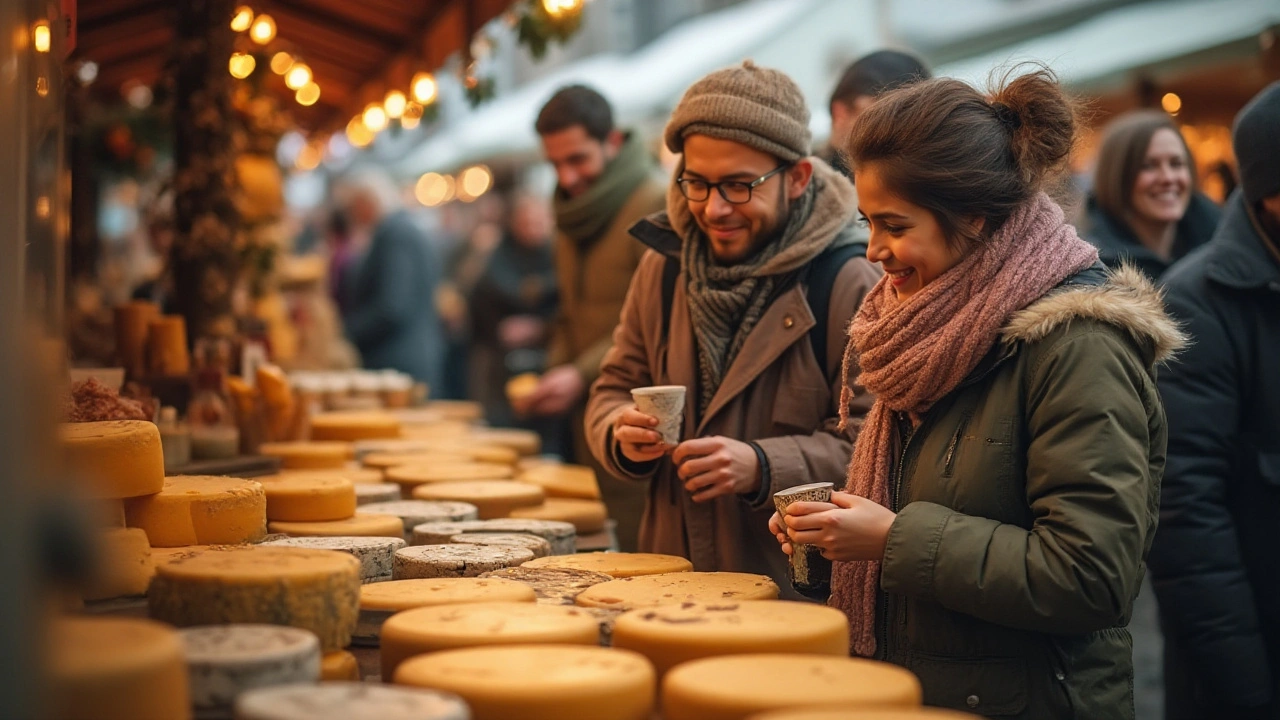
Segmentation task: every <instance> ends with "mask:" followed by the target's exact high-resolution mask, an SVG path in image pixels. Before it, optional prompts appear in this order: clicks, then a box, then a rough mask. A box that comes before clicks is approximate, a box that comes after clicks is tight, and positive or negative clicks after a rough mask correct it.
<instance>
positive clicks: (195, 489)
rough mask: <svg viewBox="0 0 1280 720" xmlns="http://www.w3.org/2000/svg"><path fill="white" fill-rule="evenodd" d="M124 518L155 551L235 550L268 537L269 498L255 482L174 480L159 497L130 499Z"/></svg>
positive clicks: (168, 480)
mask: <svg viewBox="0 0 1280 720" xmlns="http://www.w3.org/2000/svg"><path fill="white" fill-rule="evenodd" d="M124 513H125V520H126V521H127V522H128V523H129V527H136V528H142V529H143V530H145V531H146V532H147V539H148V540H150V541H151V545H152V546H154V547H181V546H184V545H231V544H235V543H242V542H254V541H257V540H261V539H262V536H263V535H265V534H266V527H265V526H266V521H267V495H266V492H265V491H264V490H263V487H262V483H259V482H256V481H254V480H242V479H240V478H231V477H216V476H211V475H175V476H173V477H168V478H165V480H164V487H163V489H161V491H160V492H159V493H157V494H155V495H148V496H146V497H139V498H130V499H129V500H128V502H126V503H125V505H124Z"/></svg>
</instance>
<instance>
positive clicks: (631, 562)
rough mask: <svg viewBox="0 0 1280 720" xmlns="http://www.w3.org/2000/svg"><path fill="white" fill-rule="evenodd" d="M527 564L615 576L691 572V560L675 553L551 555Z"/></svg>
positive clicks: (528, 565) (529, 565)
mask: <svg viewBox="0 0 1280 720" xmlns="http://www.w3.org/2000/svg"><path fill="white" fill-rule="evenodd" d="M525 567H530V568H573V569H575V570H591V571H593V572H599V573H604V574H605V575H610V576H612V577H614V578H629V577H638V576H640V575H665V574H667V573H682V572H692V571H693V563H691V562H689V561H688V560H686V559H684V558H682V557H679V556H677V555H659V554H656V553H578V554H577V555H554V556H551V557H545V558H540V559H537V560H533V561H532V562H529V563H526V564H525Z"/></svg>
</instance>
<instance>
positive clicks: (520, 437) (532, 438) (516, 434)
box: [471, 428, 542, 456]
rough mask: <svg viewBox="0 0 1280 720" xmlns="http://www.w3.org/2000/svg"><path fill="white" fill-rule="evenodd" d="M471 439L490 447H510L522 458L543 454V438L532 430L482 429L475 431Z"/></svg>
mask: <svg viewBox="0 0 1280 720" xmlns="http://www.w3.org/2000/svg"><path fill="white" fill-rule="evenodd" d="M471 437H472V438H473V439H475V440H478V441H480V442H483V443H485V444H488V445H501V446H502V447H508V448H511V449H512V450H515V451H516V452H518V453H520V455H522V456H529V455H537V454H538V453H540V452H542V438H541V437H540V436H539V435H538V433H536V432H534V431H532V430H516V429H514V428H481V429H477V430H473V431H472V432H471Z"/></svg>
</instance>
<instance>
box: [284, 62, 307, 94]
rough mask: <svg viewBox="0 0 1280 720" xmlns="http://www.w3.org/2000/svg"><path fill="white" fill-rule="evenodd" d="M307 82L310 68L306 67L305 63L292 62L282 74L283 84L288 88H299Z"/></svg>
mask: <svg viewBox="0 0 1280 720" xmlns="http://www.w3.org/2000/svg"><path fill="white" fill-rule="evenodd" d="M309 82H311V68H310V67H307V64H306V63H294V64H293V67H291V68H289V72H287V73H285V76H284V84H285V85H287V86H289V89H290V90H300V89H302V87H303V86H305V85H306V84H307V83H309Z"/></svg>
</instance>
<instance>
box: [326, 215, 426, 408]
mask: <svg viewBox="0 0 1280 720" xmlns="http://www.w3.org/2000/svg"><path fill="white" fill-rule="evenodd" d="M439 285H440V263H439V261H438V260H437V258H436V254H435V250H434V249H432V247H431V245H430V243H428V242H427V238H426V236H425V235H424V234H423V232H422V230H420V229H419V228H418V226H417V225H416V224H414V222H413V219H412V218H410V217H409V214H408V213H407V212H405V211H403V210H400V211H397V212H394V213H391V214H390V215H387V216H386V217H385V218H383V219H382V221H381V222H379V223H378V226H377V228H375V229H374V232H373V238H372V240H371V241H370V243H369V250H368V252H367V253H365V255H364V257H362V258H359V259H358V260H356V261H354V264H353V266H352V267H351V270H350V282H349V285H348V287H347V291H348V293H349V294H348V295H347V298H346V300H347V302H346V304H345V305H346V308H345V311H344V313H343V316H342V322H343V325H344V327H345V328H346V333H347V337H348V338H350V339H351V342H352V344H353V345H355V346H356V349H357V350H359V351H360V357H361V360H362V361H363V364H364V366H365V367H366V368H371V369H384V368H394V369H396V370H400V371H401V372H405V373H408V374H410V375H412V376H413V377H414V378H415V379H417V380H421V381H425V382H426V383H427V384H428V385H431V386H435V387H439V385H440V382H441V380H442V377H441V370H442V367H443V363H444V346H445V339H444V328H443V326H442V325H441V323H440V316H439V314H438V313H437V312H436V297H435V294H436V288H437V287H439Z"/></svg>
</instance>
